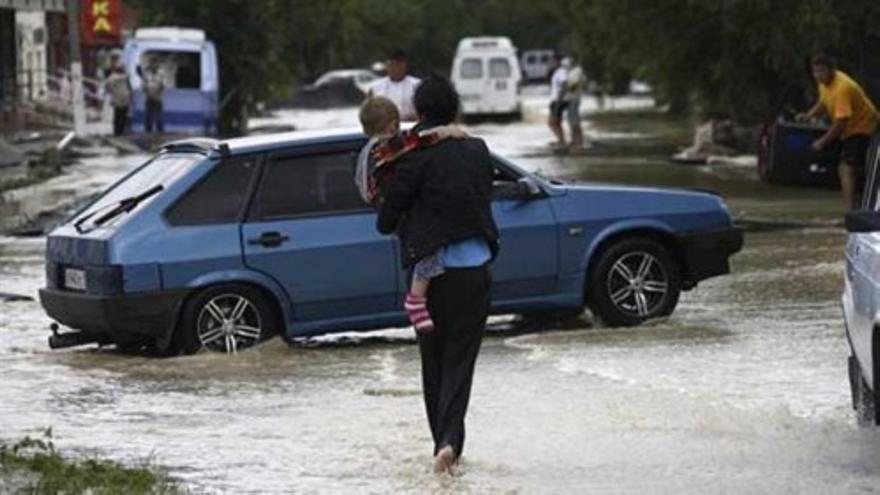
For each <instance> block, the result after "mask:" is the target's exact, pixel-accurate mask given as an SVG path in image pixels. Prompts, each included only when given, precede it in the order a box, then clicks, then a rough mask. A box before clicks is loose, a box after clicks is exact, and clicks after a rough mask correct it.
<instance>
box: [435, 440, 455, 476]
mask: <svg viewBox="0 0 880 495" xmlns="http://www.w3.org/2000/svg"><path fill="white" fill-rule="evenodd" d="M453 464H455V451H454V450H452V447H450V446H449V445H447V446H445V447H443V448H442V449H440V452H437V455H436V456H434V472H435V473H446V472H449V471H450V469H451V468H452V465H453Z"/></svg>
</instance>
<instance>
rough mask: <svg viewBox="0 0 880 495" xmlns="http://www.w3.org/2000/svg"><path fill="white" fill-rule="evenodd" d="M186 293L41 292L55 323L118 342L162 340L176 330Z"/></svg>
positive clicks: (43, 301) (44, 290)
mask: <svg viewBox="0 0 880 495" xmlns="http://www.w3.org/2000/svg"><path fill="white" fill-rule="evenodd" d="M185 296H186V291H179V290H178V291H161V292H143V293H137V294H127V295H121V296H96V295H90V294H82V293H76V292H70V291H60V290H54V289H41V290H40V302H41V303H42V305H43V308H44V309H45V310H46V313H47V314H48V315H49V317H51V318H52V319H54V320H56V321H57V322H59V323H61V324H62V325H65V326H67V327H70V328H74V329H77V330H82V331H84V332H90V333H100V334H106V335H108V336H109V337H110V338H111V339H112V340H114V341H117V342H119V341H126V340H132V339H136V338H143V337H148V338H153V339H161V338H164V337H166V336H167V335H168V332H169V331H170V330H171V329H172V328H173V327H174V324H175V322H176V319H177V315H178V314H179V312H180V307H181V305H182V304H183V301H184V298H185Z"/></svg>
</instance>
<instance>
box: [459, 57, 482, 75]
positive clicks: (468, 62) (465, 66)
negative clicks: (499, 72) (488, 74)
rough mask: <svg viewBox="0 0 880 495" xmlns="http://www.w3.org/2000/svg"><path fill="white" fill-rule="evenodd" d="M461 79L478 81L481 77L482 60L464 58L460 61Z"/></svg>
mask: <svg viewBox="0 0 880 495" xmlns="http://www.w3.org/2000/svg"><path fill="white" fill-rule="evenodd" d="M460 72H461V78H462V79H480V78H482V77H483V60H482V59H479V58H466V59H464V60H462V61H461V69H460Z"/></svg>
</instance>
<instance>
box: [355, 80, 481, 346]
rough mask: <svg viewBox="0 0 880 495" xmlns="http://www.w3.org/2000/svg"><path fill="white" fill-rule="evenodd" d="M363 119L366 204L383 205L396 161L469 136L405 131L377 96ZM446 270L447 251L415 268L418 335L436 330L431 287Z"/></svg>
mask: <svg viewBox="0 0 880 495" xmlns="http://www.w3.org/2000/svg"><path fill="white" fill-rule="evenodd" d="M359 117H360V121H361V125H362V126H363V128H364V133H365V134H367V135H368V136H370V140H369V141H368V142H367V144H366V145H365V146H364V148H363V149H362V150H361V152H360V155H359V156H358V161H357V170H356V171H355V184H356V185H357V187H358V191H360V194H361V197H363V199H364V201H366V202H367V203H369V204H372V205H377V204H379V203H380V202H381V201H382V199H383V198H384V195H385V193H387V191H388V188H389V187H390V185H391V181H392V180H393V178H394V165H395V162H396V161H397V160H398V159H399V158H400V157H402V156H404V155H405V154H407V153H409V152H410V151H413V150H415V149H419V148H423V147H425V146H431V145H433V144H436V143H437V142H439V141H442V140H444V139H449V138H465V137H467V133H465V132H464V131H463V130H462V129H461V128H460V127H458V126H455V125H448V126H442V127H435V128H433V129H430V130H427V131H422V132H413V131H401V130H400V114H399V112H398V110H397V106H396V105H395V104H394V102H392V101H391V100H389V99H387V98H384V97H382V96H373V97H370V98H369V99H368V100H367V101H366V102H364V104H363V105H362V106H361V110H360V115H359ZM444 271H445V267H444V265H443V248H440V249H439V250H437V252H435V253H433V254H431V255H429V256H427V257H425V258H422V259H421V260H419V261H418V263H416V265H415V267H414V268H413V278H412V285H411V286H410V290H409V293H408V294H407V295H406V299H405V300H404V308H405V309H406V314H407V317H408V318H409V321H410V323H412V325H413V327H415V330H416V332H419V333H428V332H431V331H433V329H434V322H433V321H432V320H431V315H430V313H429V312H428V299H427V295H428V287H429V285H430V281H431V279H432V278H434V277H437V276H439V275H441V274H442V273H443V272H444Z"/></svg>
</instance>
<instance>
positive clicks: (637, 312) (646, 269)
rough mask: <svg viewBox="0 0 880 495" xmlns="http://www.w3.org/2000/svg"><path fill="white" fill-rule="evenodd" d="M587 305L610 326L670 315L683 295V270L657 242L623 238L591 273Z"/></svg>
mask: <svg viewBox="0 0 880 495" xmlns="http://www.w3.org/2000/svg"><path fill="white" fill-rule="evenodd" d="M588 284H589V285H588V287H587V303H588V305H589V306H590V309H591V310H592V311H593V313H594V314H595V315H596V316H597V317H598V318H599V319H600V320H601V321H602V322H603V323H604V324H606V325H609V326H633V325H638V324H640V323H643V322H644V321H646V320H649V319H651V318H657V317H660V316H667V315H669V314H670V313H672V311H673V310H674V309H675V305H676V304H677V303H678V296H679V294H680V293H681V270H680V268H679V265H678V263H677V261H676V260H675V258H674V256H673V254H672V253H671V252H670V251H669V249H668V248H667V247H666V246H664V245H663V244H661V243H660V242H657V241H655V240H654V239H649V238H642V237H634V238H628V239H622V240H620V241H617V242H615V243H614V244H612V245H610V246H609V247H608V248H606V249H604V250H603V251H602V252H601V253H600V254H599V258H598V260H597V261H596V263H595V264H594V265H593V268H592V270H591V272H590V277H589V281H588Z"/></svg>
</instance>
